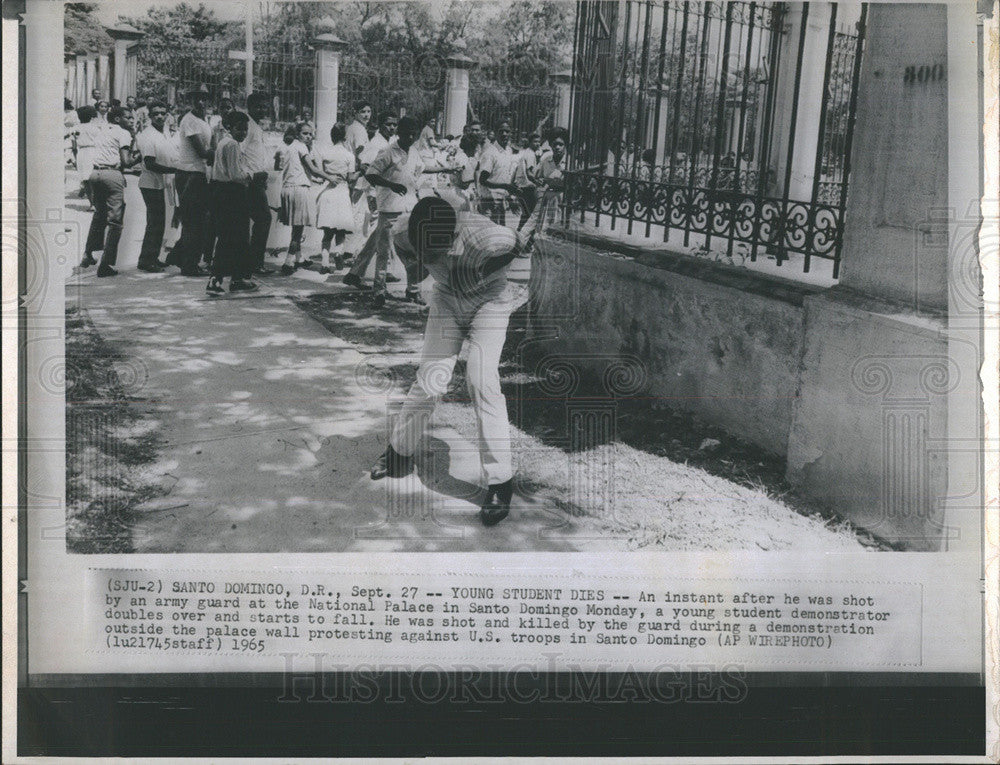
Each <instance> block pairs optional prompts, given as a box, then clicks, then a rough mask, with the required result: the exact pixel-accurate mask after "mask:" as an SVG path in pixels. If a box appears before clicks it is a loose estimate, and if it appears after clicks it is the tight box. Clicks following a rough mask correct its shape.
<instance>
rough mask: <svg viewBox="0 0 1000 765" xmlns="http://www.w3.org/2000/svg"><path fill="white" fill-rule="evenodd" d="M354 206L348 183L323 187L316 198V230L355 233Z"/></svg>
mask: <svg viewBox="0 0 1000 765" xmlns="http://www.w3.org/2000/svg"><path fill="white" fill-rule="evenodd" d="M354 226H355V223H354V206H353V205H352V204H351V192H350V188H349V187H348V185H347V184H346V183H338V184H337V185H336V186H334V187H332V188H331V187H330V186H321V187H320V190H319V194H318V195H317V196H316V228H335V229H339V230H341V231H354Z"/></svg>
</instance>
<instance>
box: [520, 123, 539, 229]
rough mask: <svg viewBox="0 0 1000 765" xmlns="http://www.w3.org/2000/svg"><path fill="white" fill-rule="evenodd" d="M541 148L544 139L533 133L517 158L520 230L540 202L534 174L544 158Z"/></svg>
mask: <svg viewBox="0 0 1000 765" xmlns="http://www.w3.org/2000/svg"><path fill="white" fill-rule="evenodd" d="M541 146H542V137H541V136H540V135H539V134H538V133H532V134H531V136H529V137H528V145H527V146H525V147H524V148H523V149H522V150H521V152H520V153H519V154H518V156H517V171H516V172H515V173H514V185H515V186H517V195H518V199H519V200H520V203H521V219H520V221H519V222H518V228H520V227H521V226H523V225H524V222H525V221H526V220H528V216H529V215H531V212H532V210H534V209H535V204H537V202H538V195H537V189H538V187H537V186H536V185H535V178H534V172H535V168H536V167H537V166H538V160H539V158H540V157H541V156H542V155H541Z"/></svg>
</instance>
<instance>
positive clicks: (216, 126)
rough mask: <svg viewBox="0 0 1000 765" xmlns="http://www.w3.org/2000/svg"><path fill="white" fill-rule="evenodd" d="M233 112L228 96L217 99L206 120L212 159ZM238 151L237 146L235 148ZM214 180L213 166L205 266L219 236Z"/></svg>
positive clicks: (208, 262)
mask: <svg viewBox="0 0 1000 765" xmlns="http://www.w3.org/2000/svg"><path fill="white" fill-rule="evenodd" d="M231 111H233V101H232V99H230V98H229V97H228V96H223V97H222V98H220V99H219V107H218V109H217V110H216V113H215V114H214V115H213V116H212V117H211V118H209V119H208V124H209V125H210V126H211V128H212V139H211V141H210V142H209V148H211V150H212V156H213V157H214V156H215V154H216V152H217V151H218V148H219V143H220V142H221V141H222V139H223V137H224V136H226V135H228V132H227V131H226V127H225V119H226V115H227V114H229V113H230V112H231ZM236 148H237V150H239V146H237V147H236ZM214 180H215V164H214V162H213V164H212V167H210V168H209V169H208V212H207V214H206V215H205V249H204V251H203V252H202V260H204V261H205V263H206V265H210V264H211V262H212V254H213V253H214V252H215V240H216V238H217V237H218V234H219V221H218V216H217V215H216V212H215V193H214V189H213V188H212V183H213V181H214Z"/></svg>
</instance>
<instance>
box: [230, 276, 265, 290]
mask: <svg viewBox="0 0 1000 765" xmlns="http://www.w3.org/2000/svg"><path fill="white" fill-rule="evenodd" d="M259 289H260V285H259V284H257V282H252V281H250V280H249V279H232V280H230V282H229V291H230V292H256V291H257V290H259Z"/></svg>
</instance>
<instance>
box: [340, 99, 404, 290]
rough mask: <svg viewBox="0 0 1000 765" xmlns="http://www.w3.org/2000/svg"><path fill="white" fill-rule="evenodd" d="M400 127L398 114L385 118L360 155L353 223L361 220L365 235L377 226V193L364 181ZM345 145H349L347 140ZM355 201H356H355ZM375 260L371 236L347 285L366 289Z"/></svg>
mask: <svg viewBox="0 0 1000 765" xmlns="http://www.w3.org/2000/svg"><path fill="white" fill-rule="evenodd" d="M398 124H399V120H398V119H397V118H396V115H395V114H393V113H392V112H386V113H385V114H383V115H382V119H381V120H380V121H379V126H378V131H377V132H376V133H375V135H374V136H372V137H371V139H370V140H369V141H368V144H367V145H366V146H365V147H364V149H363V150H362V151H361V153H360V154H359V155H357V157H358V165H359V169H360V171H361V177H360V178H358V182H357V183H356V184H355V185H354V191H355V192H356V193H358V194H360V196H359V197H358V198H356V199H355V200H354V202H355V206H356V212H355V215H354V219H355V221H356V222H357V221H358V220H359V218H360V219H361V222H362V226H361V233H362V234H368V232H369V231H370V230H371V225H372V224H373V223H375V224H377V222H378V200H377V197H376V194H375V189H374V188H372V185H371V184H370V183H368V181H366V180H365V173H366V172H368V168H369V167H370V166H371V164H372V162H374V161H375V158H376V157H378V155H379V153H380V152H381V151H382V150H383V149H387V148H388V147H389V139H391V138H392V137H393V136H394V135H396V126H397V125H398ZM344 145H345V146H346V145H347V141H346V139H345V141H344ZM348 148H350V147H348ZM352 199H354V198H353V197H352ZM357 208H360V209H357ZM374 256H375V237H374V236H368V237H366V238H365V240H364V245H363V246H362V248H361V250H360V251H359V252H358V256H357V258H355V261H354V266H353V267H352V268H351V270H350V271H348V272H347V273H346V274H344V284H348V285H350V286H352V287H356V288H358V289H363V288H364V285H363V284H362V282H361V278H362V277H363V276H364V275H365V271H367V270H368V265H369V263H371V260H372V258H373V257H374Z"/></svg>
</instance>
